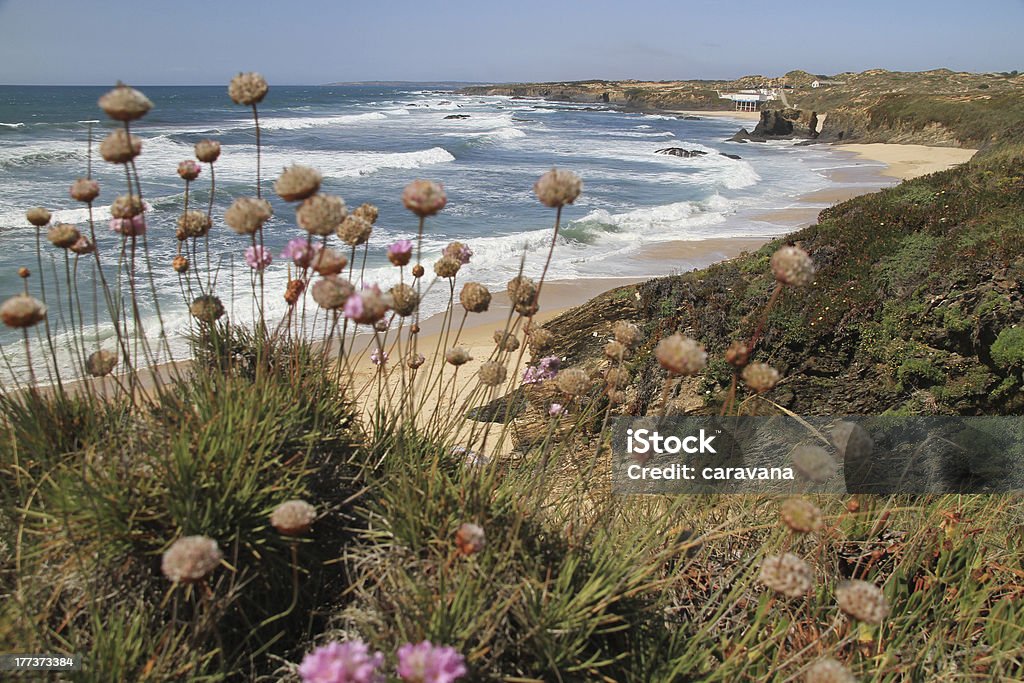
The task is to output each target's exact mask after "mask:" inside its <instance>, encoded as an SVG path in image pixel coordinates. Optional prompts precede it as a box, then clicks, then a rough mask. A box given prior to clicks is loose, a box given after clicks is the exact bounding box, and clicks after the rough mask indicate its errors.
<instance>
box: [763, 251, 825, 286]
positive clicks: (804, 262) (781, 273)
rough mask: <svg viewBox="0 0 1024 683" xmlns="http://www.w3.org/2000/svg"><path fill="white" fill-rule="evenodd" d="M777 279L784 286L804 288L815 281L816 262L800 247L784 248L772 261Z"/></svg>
mask: <svg viewBox="0 0 1024 683" xmlns="http://www.w3.org/2000/svg"><path fill="white" fill-rule="evenodd" d="M771 266H772V273H774V274H775V279H776V280H778V281H779V282H781V283H782V284H784V285H793V286H794V287H803V286H805V285H809V284H811V280H813V279H814V262H813V261H811V257H810V256H808V255H807V252H806V251H804V250H803V249H801V248H800V247H782V248H781V249H779V250H778V251H776V252H775V253H774V254H772V260H771Z"/></svg>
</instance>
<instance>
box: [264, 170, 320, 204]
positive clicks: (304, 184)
mask: <svg viewBox="0 0 1024 683" xmlns="http://www.w3.org/2000/svg"><path fill="white" fill-rule="evenodd" d="M322 180H323V176H322V175H320V172H319V171H317V170H316V169H315V168H310V167H309V166H301V165H299V164H295V165H293V166H289V167H288V168H286V169H284V170H283V171H281V175H280V176H278V178H277V181H276V182H275V183H274V190H275V191H276V192H277V194H278V196H279V197H280V198H281V199H283V200H285V201H286V202H296V201H299V200H300V199H305V198H306V197H311V196H312V195H314V194H316V191H317V190H319V189H320V182H321V181H322Z"/></svg>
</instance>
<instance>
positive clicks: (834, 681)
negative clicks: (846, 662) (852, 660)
mask: <svg viewBox="0 0 1024 683" xmlns="http://www.w3.org/2000/svg"><path fill="white" fill-rule="evenodd" d="M804 683H857V679H856V678H855V677H854V675H853V674H852V673H850V670H849V669H847V668H846V667H845V666H843V665H842V664H840V663H839V662H837V661H836V660H834V659H832V658H831V657H822V658H821V659H819V660H818V661H816V662H815V663H814V664H811V665H810V666H809V667H808V668H807V673H805V674H804Z"/></svg>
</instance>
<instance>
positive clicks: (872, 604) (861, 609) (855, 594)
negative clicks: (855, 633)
mask: <svg viewBox="0 0 1024 683" xmlns="http://www.w3.org/2000/svg"><path fill="white" fill-rule="evenodd" d="M836 604H838V605H839V609H841V610H842V611H843V612H845V613H846V614H849V615H850V616H851V617H853V618H854V619H857V620H858V621H863V622H864V623H867V624H881V623H882V621H883V620H884V619H885V618H886V617H887V616H889V601H888V600H886V599H885V595H884V594H883V593H882V591H881V589H880V588H878V587H877V586H875V585H874V584H872V583H868V582H867V581H860V580H856V579H854V580H851V581H843V582H842V583H841V584H839V586H838V587H837V588H836Z"/></svg>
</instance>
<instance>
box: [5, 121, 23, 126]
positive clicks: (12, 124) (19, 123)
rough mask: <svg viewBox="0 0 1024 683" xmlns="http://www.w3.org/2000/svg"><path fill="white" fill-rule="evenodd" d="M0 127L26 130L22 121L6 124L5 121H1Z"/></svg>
mask: <svg viewBox="0 0 1024 683" xmlns="http://www.w3.org/2000/svg"><path fill="white" fill-rule="evenodd" d="M0 126H3V127H4V128H24V127H25V124H24V123H22V122H20V121H19V122H18V123H4V122H3V121H0Z"/></svg>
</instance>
